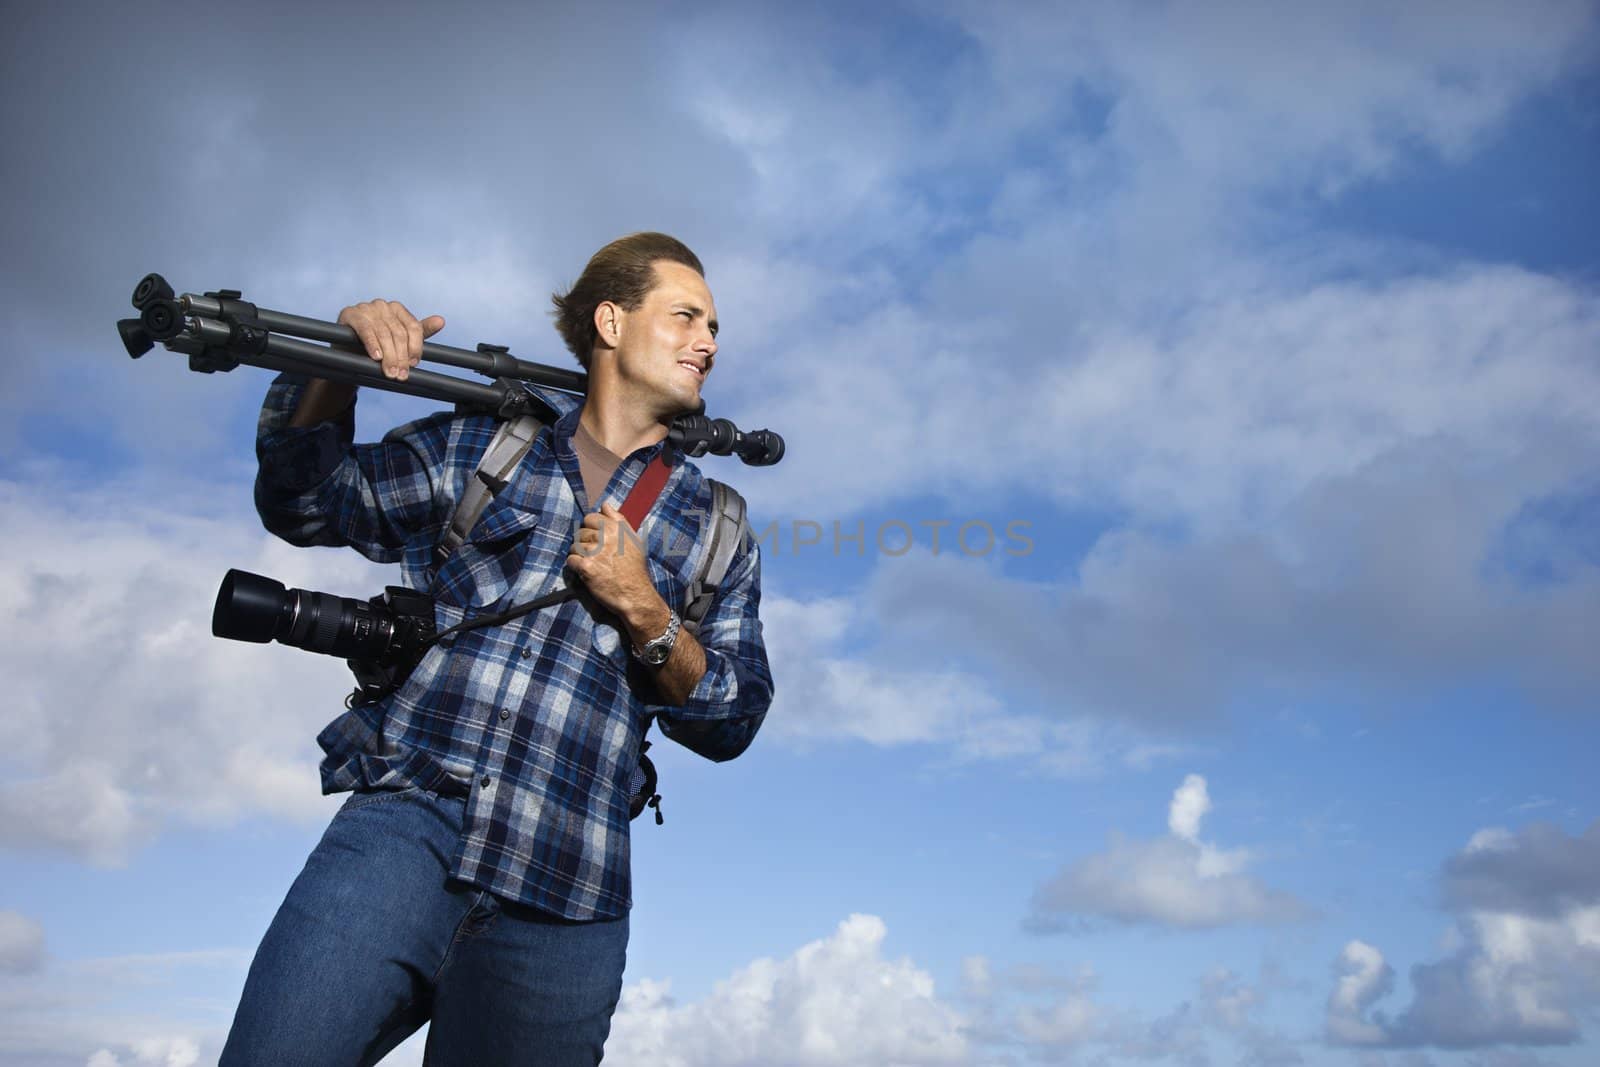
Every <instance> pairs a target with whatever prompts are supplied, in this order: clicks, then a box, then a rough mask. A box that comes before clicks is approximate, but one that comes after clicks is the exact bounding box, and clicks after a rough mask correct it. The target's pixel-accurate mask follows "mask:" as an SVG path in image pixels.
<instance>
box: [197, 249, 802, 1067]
mask: <svg viewBox="0 0 1600 1067" xmlns="http://www.w3.org/2000/svg"><path fill="white" fill-rule="evenodd" d="M703 273H704V272H703V271H702V269H701V266H700V261H699V260H698V259H697V258H696V257H695V255H694V253H692V252H690V251H689V249H688V248H686V247H684V246H683V245H682V244H681V243H680V242H678V241H676V240H675V239H673V238H671V237H668V236H666V235H664V234H654V233H641V234H634V235H632V236H630V237H625V238H622V239H620V240H618V241H614V242H612V243H611V244H609V245H607V246H606V247H605V248H603V249H601V250H600V251H599V252H597V253H596V254H595V256H594V257H593V258H592V259H591V260H590V261H589V264H588V266H587V267H586V268H585V270H584V272H583V275H582V276H581V277H580V278H579V279H578V281H577V283H576V284H575V285H574V286H573V287H572V289H571V290H570V291H569V292H568V293H566V294H565V295H557V296H556V297H555V298H554V300H555V304H556V310H557V328H558V329H559V330H560V331H561V333H562V335H563V337H564V338H565V339H566V341H567V344H568V346H569V347H570V348H571V349H572V350H573V352H574V354H575V355H576V356H577V357H578V360H579V362H580V363H582V364H583V365H584V367H585V369H586V370H587V371H588V372H589V388H588V394H587V396H586V397H585V399H584V400H583V402H582V405H581V407H580V406H579V403H578V401H576V400H575V399H573V398H571V397H566V396H563V395H560V394H554V393H549V394H546V393H542V392H540V391H538V390H532V391H533V392H534V393H535V394H536V395H537V396H539V397H540V398H541V399H542V400H543V401H544V402H546V403H547V404H548V405H549V406H550V408H551V410H550V412H549V413H548V414H549V415H550V416H551V417H550V419H549V422H548V425H547V426H546V427H545V428H544V429H543V430H542V431H541V432H540V433H539V435H538V436H537V438H535V440H534V441H533V444H532V446H531V447H530V449H529V451H528V453H527V455H526V456H525V457H524V458H523V460H522V462H521V463H520V465H519V466H518V467H517V469H516V472H515V473H514V475H513V476H512V477H511V479H510V480H509V481H508V483H507V484H506V485H505V487H504V488H503V489H502V490H501V491H500V492H499V493H498V494H497V495H496V496H495V497H494V499H493V500H492V501H491V502H490V503H489V505H488V506H487V508H486V509H485V511H484V513H483V515H482V517H481V519H480V520H479V521H478V522H477V523H476V524H475V525H474V526H473V528H472V529H471V531H470V532H469V533H468V535H467V537H466V540H465V541H464V542H463V543H462V544H461V545H460V546H459V547H458V548H456V549H455V551H454V552H453V553H451V554H450V556H449V558H448V559H447V560H445V561H444V562H443V563H442V565H441V564H440V563H438V561H437V558H436V548H437V546H438V544H439V540H440V537H441V534H442V533H443V531H444V529H445V527H446V526H447V524H448V523H449V521H450V517H451V516H452V514H453V513H454V511H455V508H456V504H457V502H458V501H459V500H460V499H461V495H462V493H463V490H464V487H465V485H466V483H467V479H468V478H470V477H472V476H473V475H474V472H475V470H476V468H477V465H478V462H479V460H480V458H481V457H482V455H483V453H484V450H485V448H486V447H487V445H488V443H489V441H490V439H491V437H492V436H493V434H494V431H495V422H494V420H492V419H490V418H488V417H485V416H468V417H458V416H454V415H451V414H448V413H441V414H439V415H436V416H432V417H429V418H425V419H421V420H419V421H417V422H415V423H412V424H410V425H407V426H404V427H401V428H399V429H397V430H394V431H393V432H391V433H390V434H389V435H387V436H386V437H385V438H384V440H383V441H382V442H381V443H379V444H375V445H352V443H351V439H352V436H353V402H354V396H355V390H354V389H353V388H351V387H348V386H343V385H337V384H334V383H330V382H325V381H315V380H313V381H310V382H306V381H303V380H300V379H297V378H295V377H293V376H280V378H279V379H278V380H277V381H275V382H274V383H273V385H272V387H271V389H270V390H269V392H268V395H267V400H266V403H265V405H264V407H263V410H262V415H261V420H260V425H259V431H258V439H257V454H258V457H259V459H260V462H261V470H260V474H259V477H258V479H257V482H256V502H257V507H258V509H259V511H260V513H261V515H262V519H263V521H264V522H265V524H266V526H267V528H268V529H270V530H272V531H273V532H274V533H277V534H278V535H280V536H282V537H284V538H285V539H287V540H289V541H291V542H293V543H295V544H300V545H335V544H337V545H350V546H352V547H354V548H356V549H357V550H358V551H360V552H361V553H362V554H364V555H366V556H368V557H369V558H372V559H375V560H379V561H384V562H395V561H398V562H400V563H401V565H402V569H403V571H404V575H405V579H406V584H407V585H409V586H411V587H412V588H417V589H426V590H429V591H430V592H432V593H433V595H434V596H435V598H436V601H437V605H438V608H437V615H438V618H437V622H438V623H439V625H440V627H441V628H444V627H448V626H452V625H454V624H456V623H458V622H460V621H462V620H463V619H464V618H468V617H472V616H475V615H480V614H484V613H486V612H489V611H491V610H502V609H504V608H505V607H508V606H510V605H513V604H518V603H522V602H525V601H528V600H532V599H534V598H535V597H537V596H539V595H540V594H542V593H545V592H548V591H550V590H552V589H557V588H560V587H561V586H562V585H563V584H564V583H565V582H567V581H574V582H576V583H577V584H578V586H579V590H580V594H581V595H580V596H579V597H578V598H577V599H572V600H568V601H566V602H564V603H562V604H559V605H558V606H556V607H552V608H546V609H544V610H541V611H536V612H533V613H532V614H529V615H526V616H523V617H522V618H520V619H517V620H515V621H513V622H510V623H506V624H504V625H500V626H495V627H489V628H485V629H477V630H469V631H465V632H462V633H460V634H458V635H456V636H455V637H454V638H452V639H450V641H449V642H448V644H447V645H445V646H435V647H434V648H432V649H430V650H429V652H428V653H427V655H426V656H424V658H423V659H422V661H421V662H420V663H419V664H418V665H417V667H416V668H415V669H414V670H413V671H412V673H411V675H410V677H409V678H408V679H407V681H406V682H405V684H404V685H403V686H402V687H401V688H400V689H399V690H398V691H397V692H395V693H394V694H393V695H392V696H390V697H387V698H385V699H384V700H381V701H379V702H377V703H376V704H371V705H357V706H356V707H354V708H352V709H351V710H350V711H349V712H348V713H346V714H344V715H341V716H340V717H339V718H337V719H335V720H334V721H333V722H332V723H331V724H330V725H329V726H328V727H327V728H326V729H325V730H324V731H323V732H322V734H321V735H320V736H319V737H318V742H319V743H320V744H321V746H322V747H323V749H324V751H325V752H326V753H327V756H326V758H325V759H324V761H323V763H322V780H323V789H324V791H325V792H337V791H341V790H350V791H352V792H353V795H352V797H351V798H350V800H349V801H347V802H346V804H345V805H344V807H343V808H342V809H341V810H340V812H339V813H338V815H336V816H335V817H334V820H333V822H332V824H331V825H330V826H329V828H328V830H327V833H326V834H325V835H324V837H323V839H322V841H321V843H320V844H319V845H318V846H317V848H316V849H315V850H314V851H313V852H312V854H311V856H310V858H309V859H308V860H307V863H306V867H305V870H304V871H303V872H302V873H301V874H300V876H299V878H297V879H296V881H295V883H294V885H293V887H292V888H291V889H290V890H289V893H288V896H287V897H286V898H285V900H284V903H283V906H282V908H281V909H280V910H279V912H278V914H277V916H276V918H274V920H273V922H272V925H271V927H270V928H269V929H268V931H267V934H266V936H265V937H264V939H263V940H262V943H261V947H260V949H259V950H258V952H257V954H256V958H255V961H254V962H253V963H252V965H251V968H250V974H249V977H248V978H247V980H246V983H245V990H244V995H243V998H242V999H241V1002H240V1006H239V1010H238V1013H237V1015H236V1017H235V1019H234V1024H233V1029H232V1032H231V1033H230V1035H229V1039H228V1044H227V1047H226V1048H225V1050H224V1052H223V1056H222V1064H223V1065H224V1067H237V1065H242V1064H271V1065H273V1067H290V1065H296V1064H305V1065H317V1067H322V1065H329V1067H337V1065H345V1064H349V1065H355V1064H369V1063H374V1062H376V1061H377V1060H378V1059H379V1058H381V1057H382V1056H383V1055H384V1054H385V1053H386V1052H388V1051H389V1050H390V1049H391V1048H393V1047H394V1046H395V1045H396V1044H398V1043H399V1042H400V1041H402V1040H403V1039H404V1038H405V1037H406V1036H407V1035H408V1034H410V1033H412V1032H414V1031H415V1030H416V1029H417V1028H418V1027H419V1026H421V1025H422V1023H423V1022H425V1021H427V1020H429V1019H430V1018H431V1020H432V1026H431V1029H430V1031H429V1036H428V1052H427V1055H428V1063H429V1064H430V1065H440V1067H448V1065H455V1064H461V1065H472V1067H493V1065H496V1064H551V1065H563V1067H564V1065H568V1064H585V1065H592V1064H594V1063H597V1062H599V1060H600V1057H601V1049H602V1046H603V1044H604V1041H605V1037H606V1034H607V1032H608V1031H609V1028H610V1020H611V1014H612V1012H613V1010H614V1009H615V1007H616V1003H617V999H618V996H619V994H620V992H621V986H622V971H623V963H624V956H625V950H626V946H627V937H628V925H627V924H628V919H627V915H628V909H629V906H630V904H631V887H630V879H629V870H628V801H629V780H630V776H631V774H632V772H633V769H634V767H636V766H637V764H638V758H639V754H640V744H641V741H642V740H643V736H644V732H645V730H646V729H647V727H648V725H649V723H650V721H651V718H652V716H658V717H659V720H658V721H660V722H661V724H662V729H663V732H665V733H666V734H667V736H669V737H672V738H674V739H675V740H678V741H680V742H681V743H684V744H686V745H688V746H689V747H691V748H693V749H694V750H695V751H697V752H699V753H701V754H702V755H706V756H708V757H710V758H712V759H730V758H732V757H734V756H736V755H738V754H739V753H740V752H742V751H743V750H744V748H745V747H746V746H747V745H748V744H749V743H750V740H751V738H752V737H753V736H754V735H755V732H756V730H757V729H758V728H759V727H760V724H761V721H762V719H763V717H764V716H765V714H766V710H767V707H768V705H769V704H770V702H771V699H772V679H771V675H770V672H769V670H768V666H767V658H766V651H765V648H764V646H763V643H762V639H761V624H760V620H759V618H758V616H757V609H758V607H759V603H760V560H759V552H758V550H757V545H756V543H755V542H754V539H753V538H750V537H749V536H748V534H747V535H746V537H745V538H744V541H743V543H742V544H741V545H740V546H739V549H738V551H737V553H736V555H735V557H734V559H733V561H732V563H731V565H730V566H729V568H728V572H727V576H726V578H725V579H724V580H723V582H722V584H721V586H720V587H719V591H718V594H717V597H716V599H715V601H714V602H713V604H712V607H711V608H710V610H709V612H708V613H707V614H706V617H705V619H704V620H703V622H702V623H701V626H700V629H699V635H698V637H696V636H695V635H694V634H691V633H690V632H688V631H686V630H681V629H680V627H679V619H678V615H677V611H678V610H679V609H680V608H681V607H682V606H683V602H684V597H685V590H686V588H687V586H688V584H689V582H690V580H691V577H692V575H693V574H694V565H695V563H696V562H697V559H698V557H699V555H700V553H701V551H702V549H703V547H704V542H705V540H706V537H705V534H706V533H707V532H708V529H709V527H708V524H706V523H705V521H704V520H705V518H706V517H707V515H708V514H709V511H710V508H711V488H710V486H709V484H708V483H707V481H706V480H705V479H704V478H703V477H701V475H700V473H699V471H698V470H697V469H696V468H695V467H694V465H693V464H691V463H688V462H686V461H685V460H683V459H682V457H681V456H677V455H673V454H671V453H670V450H669V449H666V448H665V438H666V434H667V429H668V425H669V423H670V422H671V420H672V418H673V416H675V415H677V414H680V413H683V412H687V411H693V410H695V409H696V408H697V407H698V406H699V403H700V387H701V384H702V382H703V381H704V380H705V377H706V375H707V374H708V373H709V372H710V371H711V369H712V365H713V363H714V361H715V358H716V353H717V343H716V332H717V317H716V308H715V305H714V304H713V303H712V299H711V293H710V291H709V290H708V289H707V287H706V283H705V279H704V277H703ZM339 321H340V322H343V323H346V324H348V325H350V326H351V327H353V328H354V329H355V331H356V333H357V334H358V335H359V336H360V338H361V340H362V342H363V344H364V345H365V347H366V350H367V353H368V354H369V355H370V356H371V357H372V358H373V359H375V360H378V361H380V362H381V363H382V364H383V370H384V373H385V375H387V376H388V377H390V378H395V379H404V378H405V377H406V376H407V375H408V373H409V371H410V368H411V367H414V366H415V365H416V364H417V362H418V361H419V359H420V358H421V350H422V342H423V339H424V338H425V337H427V336H431V335H432V334H434V333H436V332H438V330H439V329H441V328H442V327H443V326H444V320H443V319H442V318H439V317H438V316H432V317H430V318H427V319H423V320H421V321H419V320H417V319H416V318H415V317H414V316H412V315H411V313H410V312H409V311H407V310H406V309H405V308H404V307H403V306H402V305H400V304H398V303H395V302H390V301H383V300H374V301H370V302H368V303H365V304H358V305H355V306H353V307H349V308H345V309H344V311H342V312H341V313H340V316H339ZM658 455H660V456H662V457H663V459H665V461H666V462H667V463H668V465H669V474H668V476H667V481H666V483H665V486H664V487H663V488H662V490H661V493H660V496H659V498H658V499H657V501H656V503H655V505H654V507H653V508H652V510H651V511H650V512H649V515H648V517H647V519H646V520H645V521H644V522H643V523H641V528H640V530H639V531H634V530H632V529H631V527H630V526H629V524H628V522H627V520H626V519H625V518H623V516H622V515H621V513H620V512H619V510H618V505H619V504H620V503H621V502H622V501H624V500H625V499H626V498H627V497H628V494H629V493H630V491H631V490H632V489H633V486H634V484H635V483H636V482H637V481H638V480H639V478H640V476H641V472H643V471H644V470H645V469H646V467H647V466H648V465H649V464H650V463H651V461H652V460H655V459H656V458H657V456H658ZM636 534H637V535H638V536H639V537H642V538H643V543H641V541H640V540H638V539H637V538H636ZM691 545H692V546H694V547H693V548H692V549H687V546H691ZM647 546H648V555H647V551H646V547H647ZM674 546H675V547H676V550H669V549H672V548H673V547H674ZM663 656H664V657H665V658H664V662H660V663H658V664H653V661H656V660H660V659H662V657H663ZM652 664H653V665H652Z"/></svg>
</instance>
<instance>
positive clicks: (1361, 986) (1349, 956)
mask: <svg viewBox="0 0 1600 1067" xmlns="http://www.w3.org/2000/svg"><path fill="white" fill-rule="evenodd" d="M1337 973H1338V976H1339V979H1338V984H1337V985H1336V986H1335V987H1334V990H1333V992H1332V993H1331V994H1329V996H1328V1008H1327V1016H1326V1020H1325V1023H1326V1030H1327V1033H1328V1037H1329V1039H1330V1040H1332V1041H1333V1042H1334V1043H1336V1044H1340V1045H1376V1044H1381V1043H1382V1042H1383V1039H1384V1034H1383V1029H1382V1027H1381V1026H1379V1025H1377V1024H1376V1023H1374V1022H1371V1021H1369V1020H1368V1019H1367V1018H1366V1014H1367V1010H1368V1009H1369V1008H1370V1007H1371V1006H1372V1004H1373V1003H1374V1002H1375V1001H1377V1000H1379V999H1381V998H1383V997H1384V996H1387V995H1388V993H1389V991H1390V990H1391V989H1393V988H1394V968H1392V967H1390V966H1389V965H1388V964H1387V963H1385V962H1384V959H1383V953H1382V952H1380V951H1378V950H1377V949H1376V948H1374V947H1373V946H1371V945H1369V944H1367V943H1366V942H1364V941H1351V942H1350V943H1349V944H1347V945H1345V947H1344V949H1343V951H1341V952H1340V953H1339V962H1338V967H1337Z"/></svg>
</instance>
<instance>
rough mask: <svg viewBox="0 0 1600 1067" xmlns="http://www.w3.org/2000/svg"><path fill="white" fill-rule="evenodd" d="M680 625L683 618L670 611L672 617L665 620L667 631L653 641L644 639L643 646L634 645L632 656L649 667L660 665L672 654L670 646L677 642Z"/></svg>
mask: <svg viewBox="0 0 1600 1067" xmlns="http://www.w3.org/2000/svg"><path fill="white" fill-rule="evenodd" d="M682 626H683V620H682V619H680V618H678V613H677V612H676V611H674V612H672V618H670V619H668V620H667V632H666V633H664V634H662V635H661V636H660V637H658V638H656V639H655V640H653V641H646V642H645V645H644V647H643V648H640V647H639V646H638V645H634V646H633V657H634V658H635V659H637V660H638V661H639V662H640V663H643V664H646V665H648V666H651V667H659V666H661V665H662V664H663V663H665V662H667V657H669V656H671V655H672V646H673V645H675V644H677V643H678V630H679V629H680V628H681V627H682Z"/></svg>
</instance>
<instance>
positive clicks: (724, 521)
mask: <svg viewBox="0 0 1600 1067" xmlns="http://www.w3.org/2000/svg"><path fill="white" fill-rule="evenodd" d="M707 481H709V482H710V483H711V545H710V547H708V548H707V549H706V552H705V555H703V556H702V557H701V558H700V567H699V570H698V571H697V572H696V573H695V576H694V580H693V581H692V582H691V583H690V585H689V600H688V604H687V605H685V607H684V609H683V626H684V629H686V630H688V631H689V632H690V633H692V634H694V635H696V636H699V633H700V622H701V620H703V619H704V618H705V617H706V612H708V611H710V610H711V602H712V601H713V600H715V599H716V596H717V588H718V587H719V586H720V585H721V584H722V579H724V578H726V577H727V576H728V567H729V565H730V564H732V563H733V554H734V553H735V552H737V551H738V550H739V546H740V545H741V544H743V543H744V535H745V533H746V531H748V530H749V528H750V526H749V520H748V518H747V517H746V515H745V503H744V497H742V496H740V495H739V494H738V492H737V491H736V490H734V489H733V488H732V487H731V486H727V485H724V484H723V483H721V482H719V481H716V480H715V479H710V478H708V479H707Z"/></svg>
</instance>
